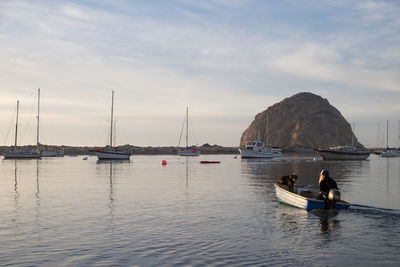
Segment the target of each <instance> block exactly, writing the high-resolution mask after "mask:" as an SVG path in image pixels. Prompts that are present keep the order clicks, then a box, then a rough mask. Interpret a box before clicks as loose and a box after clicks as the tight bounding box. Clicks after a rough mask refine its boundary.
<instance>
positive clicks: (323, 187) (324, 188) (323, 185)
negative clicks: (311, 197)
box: [317, 170, 338, 200]
mask: <svg viewBox="0 0 400 267" xmlns="http://www.w3.org/2000/svg"><path fill="white" fill-rule="evenodd" d="M319 188H320V192H319V195H318V197H317V199H321V200H326V199H328V194H329V191H331V189H336V190H338V187H337V184H336V182H335V180H333V179H332V178H331V177H330V176H329V171H327V170H322V171H321V173H320V174H319Z"/></svg>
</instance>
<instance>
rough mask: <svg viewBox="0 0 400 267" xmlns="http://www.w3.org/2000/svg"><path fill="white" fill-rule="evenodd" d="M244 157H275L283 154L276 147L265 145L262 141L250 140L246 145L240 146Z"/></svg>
mask: <svg viewBox="0 0 400 267" xmlns="http://www.w3.org/2000/svg"><path fill="white" fill-rule="evenodd" d="M239 151H240V154H241V157H242V158H275V157H283V154H282V153H281V152H280V151H279V150H278V149H275V148H272V147H270V146H265V144H264V143H263V142H261V141H249V142H247V143H246V146H245V147H241V148H239Z"/></svg>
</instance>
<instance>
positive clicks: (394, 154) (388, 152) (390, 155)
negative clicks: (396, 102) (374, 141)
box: [381, 120, 400, 158]
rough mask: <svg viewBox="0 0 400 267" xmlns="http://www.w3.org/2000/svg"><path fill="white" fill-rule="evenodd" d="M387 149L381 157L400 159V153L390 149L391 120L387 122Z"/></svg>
mask: <svg viewBox="0 0 400 267" xmlns="http://www.w3.org/2000/svg"><path fill="white" fill-rule="evenodd" d="M386 148H387V150H386V151H384V152H382V153H381V157H384V158H395V157H400V151H396V150H395V149H390V148H389V120H387V121H386Z"/></svg>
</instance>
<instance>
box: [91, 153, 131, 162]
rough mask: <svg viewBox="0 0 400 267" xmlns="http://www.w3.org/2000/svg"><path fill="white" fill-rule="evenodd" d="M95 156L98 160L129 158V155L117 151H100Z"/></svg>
mask: <svg viewBox="0 0 400 267" xmlns="http://www.w3.org/2000/svg"><path fill="white" fill-rule="evenodd" d="M96 154H97V157H98V159H99V160H114V159H115V160H129V159H130V157H131V155H130V154H127V153H124V152H118V151H102V152H96Z"/></svg>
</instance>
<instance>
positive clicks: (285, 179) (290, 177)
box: [278, 173, 297, 193]
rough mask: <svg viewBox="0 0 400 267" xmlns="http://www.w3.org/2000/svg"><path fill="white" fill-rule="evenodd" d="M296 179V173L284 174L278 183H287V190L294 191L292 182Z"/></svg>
mask: <svg viewBox="0 0 400 267" xmlns="http://www.w3.org/2000/svg"><path fill="white" fill-rule="evenodd" d="M296 181H297V175H296V174H294V173H293V174H291V175H285V176H282V177H281V178H280V179H279V181H278V184H280V185H287V186H288V187H289V191H290V192H292V193H293V192H294V184H295V183H296Z"/></svg>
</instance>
